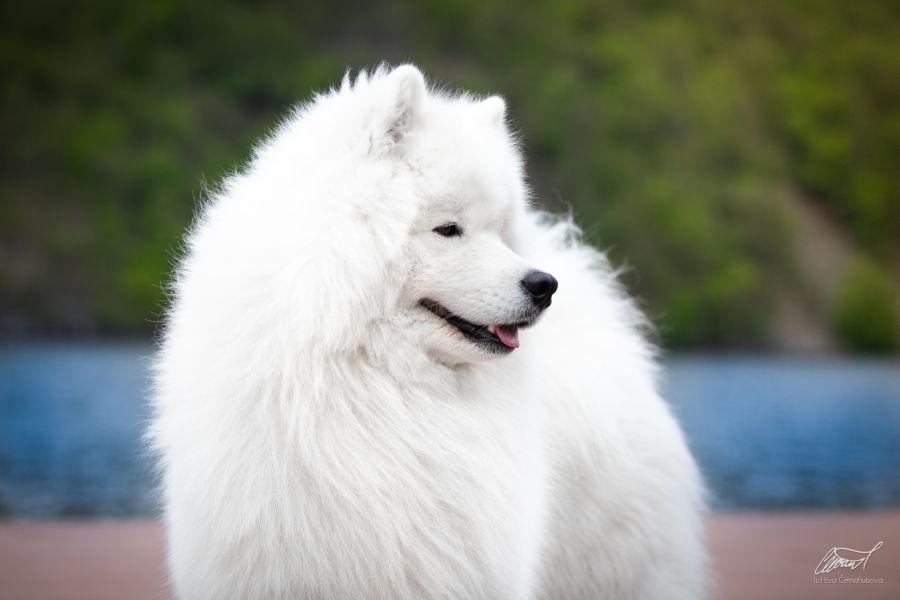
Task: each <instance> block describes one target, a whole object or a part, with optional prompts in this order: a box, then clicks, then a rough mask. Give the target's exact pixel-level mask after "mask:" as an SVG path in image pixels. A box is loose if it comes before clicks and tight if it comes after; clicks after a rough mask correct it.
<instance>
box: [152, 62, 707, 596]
mask: <svg viewBox="0 0 900 600" xmlns="http://www.w3.org/2000/svg"><path fill="white" fill-rule="evenodd" d="M557 282H558V283H557ZM557 287H558V289H557ZM642 323H643V320H642V317H641V315H640V314H639V312H638V311H637V310H636V309H635V307H634V305H633V304H632V303H631V302H630V301H629V300H628V299H627V298H626V297H625V296H624V295H623V293H622V291H621V288H620V287H619V286H618V285H617V283H616V281H615V277H614V274H613V273H612V272H611V270H610V268H609V266H608V264H607V261H606V260H605V259H604V257H603V256H602V255H601V254H600V253H598V252H597V251H596V250H594V249H592V248H590V247H588V246H585V245H583V244H582V243H581V242H580V241H579V234H578V230H577V229H576V228H575V226H573V225H572V224H571V222H569V220H567V219H558V218H552V217H548V216H547V215H543V214H541V213H539V212H537V211H535V210H534V209H533V208H531V207H530V206H529V202H528V190H527V187H526V184H525V181H524V170H523V163H522V156H521V153H520V151H519V148H518V145H517V142H516V139H515V137H514V136H513V135H512V133H511V132H510V129H509V126H508V125H507V123H506V117H505V104H504V101H503V100H502V99H500V98H499V97H490V98H485V99H479V98H475V97H473V96H471V95H466V94H461V95H460V94H448V93H445V92H440V91H435V90H432V89H429V87H428V86H427V85H426V83H425V80H424V78H423V76H422V74H421V73H420V72H419V70H417V69H416V68H415V67H413V66H408V65H407V66H400V67H397V68H395V69H393V70H389V69H387V68H380V69H377V70H376V71H374V72H373V73H371V74H368V75H367V74H366V73H362V74H360V75H359V76H358V77H357V78H356V79H355V81H351V79H350V78H349V77H345V79H344V81H343V83H342V85H341V86H340V88H339V89H336V90H332V91H329V92H327V93H324V94H321V95H319V96H317V97H315V98H314V99H313V100H312V101H311V102H309V103H308V104H307V105H305V106H302V107H300V108H298V109H297V110H296V111H295V112H294V113H293V114H292V116H290V118H288V119H287V120H286V121H285V122H284V123H282V124H281V125H280V126H279V127H278V128H277V129H276V130H275V132H274V133H273V134H272V135H271V136H270V137H269V138H268V139H266V140H265V141H264V142H263V143H262V144H260V146H259V147H258V148H257V149H256V151H255V154H254V156H253V159H252V160H251V161H250V164H249V165H248V166H247V167H246V169H245V170H243V171H242V172H240V173H238V174H235V175H233V176H232V177H229V178H228V179H227V180H226V181H225V182H224V184H223V185H222V186H221V189H219V190H218V191H217V192H215V193H214V194H212V197H211V198H210V199H209V202H208V203H207V204H206V206H205V209H204V210H203V211H202V214H200V215H199V216H198V218H197V221H196V224H195V225H194V227H193V228H192V230H191V231H190V234H189V235H188V238H187V249H186V253H185V256H184V258H183V260H182V261H181V264H180V268H179V269H178V271H177V276H176V278H175V281H174V285H173V302H172V306H171V308H170V310H169V312H168V316H167V323H166V327H165V334H164V337H163V339H162V341H161V345H160V348H159V351H158V356H157V358H156V363H155V391H154V408H155V416H154V422H153V425H152V429H151V432H150V437H151V440H152V444H153V446H154V448H155V450H156V452H157V453H158V455H159V456H160V465H161V471H162V473H163V488H164V497H165V523H166V527H167V531H168V562H169V565H170V570H171V578H172V583H173V587H174V590H175V593H176V595H177V596H178V597H179V598H185V599H203V598H210V599H223V598H246V599H256V598H260V599H268V598H279V599H280V598H285V599H286V598H292V599H294V598H310V599H357V598H360V599H361V598H379V599H380V598H384V599H390V600H405V599H419V598H427V599H431V598H434V599H438V598H440V599H463V600H465V599H485V600H502V599H555V598H559V599H564V598H565V599H581V598H583V599H588V598H589V599H596V598H610V599H629V598H635V599H637V598H665V599H679V598H685V599H687V598H689V599H696V598H701V597H704V595H705V587H706V586H705V582H706V554H705V549H704V537H705V536H704V526H703V493H702V486H701V481H700V477H699V475H698V471H697V468H696V467H695V464H694V462H693V460H692V458H691V456H690V454H689V452H688V450H687V447H686V445H685V441H684V439H683V436H682V433H681V431H680V429H679V427H678V425H677V424H676V422H675V420H674V419H673V417H672V416H671V414H670V412H669V409H668V407H667V405H666V404H665V403H664V402H663V401H662V400H661V399H660V397H659V395H658V394H657V391H656V388H655V378H656V375H657V367H656V366H655V364H654V352H653V349H652V348H651V347H650V346H649V345H648V343H647V342H646V341H645V340H644V338H643V337H642V334H641V330H642Z"/></svg>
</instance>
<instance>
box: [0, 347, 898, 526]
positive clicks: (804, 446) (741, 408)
mask: <svg viewBox="0 0 900 600" xmlns="http://www.w3.org/2000/svg"><path fill="white" fill-rule="evenodd" d="M149 352H150V348H149V347H148V346H146V345H141V344H120V343H119V344H112V343H104V344H83V343H82V344H68V345H66V344H19V345H6V346H0V517H7V518H9V517H19V516H27V517H51V516H63V517H67V516H71V517H85V516H129V515H143V514H152V513H153V512H154V511H155V510H156V500H155V498H154V495H153V493H152V487H153V475H152V470H151V468H150V462H149V461H148V460H147V458H146V456H145V455H144V454H143V452H142V449H141V435H142V432H143V429H144V426H145V424H146V422H147V419H148V416H149V411H148V408H147V406H146V403H145V400H144V398H145V396H146V389H147V384H148V381H147V373H146V365H147V356H148V354H149ZM666 367H667V369H666V380H665V383H664V390H665V393H666V395H667V397H668V398H669V400H670V401H671V403H672V405H673V409H674V410H675V412H676V414H677V415H678V417H679V419H680V420H681V422H682V425H683V427H684V429H685V432H686V434H687V437H688V441H689V443H690V445H691V448H692V449H693V451H694V453H695V455H696V456H697V459H698V461H699V463H700V465H701V468H702V469H703V472H704V475H705V476H706V479H707V482H708V484H709V487H710V489H711V492H712V496H713V501H714V505H715V506H716V507H718V508H720V509H738V508H784V507H791V508H808V507H831V508H836V507H841V508H858V507H876V506H900V363H898V362H891V361H862V360H850V359H841V358H836V359H816V360H796V359H795V360H783V359H768V358H746V357H743V358H741V357H729V358H713V357H680V358H674V359H671V360H669V361H668V362H667V365H666Z"/></svg>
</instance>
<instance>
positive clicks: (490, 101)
mask: <svg viewBox="0 0 900 600" xmlns="http://www.w3.org/2000/svg"><path fill="white" fill-rule="evenodd" d="M478 108H479V110H480V111H481V114H483V115H484V116H485V118H487V120H488V122H489V123H490V124H491V125H503V123H504V122H505V119H506V101H505V100H504V99H503V98H501V97H500V96H491V97H490V98H486V99H484V100H482V101H481V103H479V105H478Z"/></svg>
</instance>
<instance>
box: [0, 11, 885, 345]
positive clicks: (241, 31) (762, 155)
mask: <svg viewBox="0 0 900 600" xmlns="http://www.w3.org/2000/svg"><path fill="white" fill-rule="evenodd" d="M302 4H305V3H296V6H295V5H293V4H288V3H281V2H257V3H232V4H225V3H218V2H210V1H208V0H200V1H196V2H190V3H186V2H173V1H161V2H145V3H137V2H89V3H70V2H58V1H45V0H35V1H34V2H32V3H17V4H9V3H7V6H5V7H4V8H3V9H2V12H3V15H2V16H3V18H2V19H0V44H2V51H0V73H2V76H3V88H2V92H0V103H2V115H3V116H2V119H0V128H2V129H0V132H2V136H3V140H4V144H3V145H2V147H0V153H2V154H0V169H2V178H0V258H2V260H0V330H2V331H3V332H6V333H7V334H11V333H15V332H20V331H25V332H33V331H40V332H56V333H59V332H87V333H98V332H99V333H138V332H146V331H150V330H152V329H153V328H154V326H155V323H154V322H155V320H156V315H157V314H158V313H159V310H160V306H161V305H162V304H163V302H164V297H163V293H162V291H161V286H160V282H161V281H163V280H164V279H165V277H166V275H165V274H166V273H167V272H168V270H169V268H170V265H171V263H172V259H173V256H174V255H175V253H176V252H177V249H178V241H177V240H178V236H179V235H180V233H181V231H182V230H183V229H184V227H185V226H186V225H187V223H188V222H189V221H190V218H191V215H192V212H193V210H194V208H195V207H196V205H197V202H198V200H199V199H200V198H201V197H202V195H203V193H204V185H205V184H207V183H214V182H216V181H217V180H219V179H220V178H221V177H222V176H223V175H224V174H226V173H227V172H229V171H230V170H232V169H234V168H235V167H236V165H238V164H239V163H240V161H242V160H244V159H245V158H246V156H247V155H248V150H249V147H250V144H251V143H252V141H253V140H254V139H256V138H257V137H258V136H259V135H261V134H262V133H263V132H265V131H266V129H267V128H268V127H270V126H271V125H272V124H273V123H274V122H275V121H276V120H277V119H278V118H279V117H280V116H282V115H284V114H285V113H286V112H287V110H288V108H289V106H290V105H291V104H292V103H294V102H296V101H298V100H302V99H304V98H307V97H308V96H309V95H310V93H311V92H312V91H313V90H316V89H321V88H323V87H326V86H329V85H332V84H334V83H336V82H337V81H338V80H339V79H340V77H341V76H342V74H343V72H344V70H345V68H347V67H348V66H349V67H353V68H358V67H365V66H371V65H373V64H374V63H377V62H378V61H379V60H381V59H386V60H389V61H392V62H400V61H405V60H413V61H415V62H417V63H418V64H420V66H422V67H423V69H424V70H426V72H428V73H429V74H430V75H431V76H432V77H434V78H435V79H436V80H437V81H439V82H442V83H445V84H446V85H448V86H449V87H454V88H455V87H465V88H470V89H475V90H479V91H483V92H500V93H502V94H503V95H505V96H506V97H507V99H508V101H509V105H510V107H511V116H512V118H513V119H514V121H515V122H516V123H517V126H518V127H519V129H520V130H521V133H522V135H523V137H524V140H525V147H526V150H527V153H528V160H529V167H530V172H531V173H532V184H533V187H534V188H535V191H536V193H537V195H538V197H539V198H541V199H542V200H543V201H544V203H545V204H546V205H547V206H548V207H550V208H551V209H554V210H568V208H569V207H571V208H572V210H574V212H575V214H576V216H577V218H578V220H579V221H580V222H581V223H582V224H583V225H584V227H585V232H586V235H587V236H588V237H589V239H591V240H592V241H593V242H595V243H597V244H598V245H600V246H601V247H603V248H605V249H607V250H609V252H610V254H611V256H612V258H613V260H614V262H616V263H617V264H626V265H628V266H629V268H630V270H629V272H628V274H626V276H625V280H626V283H627V284H628V285H629V286H630V288H631V289H632V291H634V292H635V293H637V294H638V295H639V296H640V297H641V298H642V299H643V302H644V306H645V308H646V309H647V310H648V312H649V313H650V314H651V316H652V317H653V318H654V320H655V321H656V322H657V324H658V325H659V328H660V332H661V334H662V336H663V338H664V340H665V341H666V343H668V344H669V345H672V346H675V347H694V348H696V347H742V348H746V347H750V348H754V347H757V348H765V347H781V348H792V347H794V346H795V345H796V344H793V342H792V340H793V339H794V336H792V335H786V332H791V331H793V330H792V329H791V328H792V327H793V326H794V325H796V322H797V321H798V319H799V320H800V321H803V323H804V324H803V325H802V327H801V328H805V329H806V330H810V331H813V334H811V336H807V337H808V339H810V340H814V341H813V342H811V343H810V344H809V348H805V349H811V350H817V349H825V348H831V347H844V348H850V349H859V350H892V349H896V348H897V344H898V337H897V331H898V324H897V316H896V315H897V308H898V292H897V289H898V275H897V273H898V267H897V264H898V259H897V257H898V256H900V244H898V240H900V235H898V234H900V177H898V176H897V174H898V172H900V4H898V3H897V2H894V1H891V2H884V1H874V0H857V1H856V2H852V3H842V2H831V1H828V0H815V1H797V2H780V1H775V0H760V1H759V2H753V3H744V4H742V5H738V4H734V3H722V2H716V1H714V0H689V1H686V2H679V3H670V2H663V1H653V0H648V1H640V2H629V3H623V2H613V1H607V0H601V1H580V2H572V1H562V2H555V3H533V4H529V3H520V2H511V1H499V2H492V1H484V0H482V1H480V2H472V1H464V2H447V1H445V0H426V1H423V2H417V3H402V2H394V1H390V2H382V3H353V2H331V3H328V4H324V3H323V4H319V5H316V6H309V5H307V6H302ZM798 203H801V204H802V205H803V206H804V207H808V208H810V209H811V210H812V214H815V215H817V216H816V217H815V218H816V219H821V220H823V221H824V222H826V223H828V227H829V228H830V230H833V231H835V232H837V234H838V236H839V237H840V239H841V240H842V243H843V244H844V246H846V247H848V248H850V250H848V251H847V252H844V253H843V256H845V257H848V256H849V257H851V258H850V259H848V260H846V261H843V262H842V264H840V265H830V264H827V263H826V264H823V265H818V267H817V266H816V265H815V264H813V265H812V266H811V265H810V259H809V257H808V254H809V253H808V252H806V253H805V254H804V252H803V251H802V250H803V249H798V248H797V244H798V243H803V244H808V243H813V244H815V243H816V242H817V240H818V241H821V240H820V239H819V238H815V235H817V234H815V232H816V231H819V229H816V228H812V229H810V228H809V227H806V225H805V223H804V221H803V220H802V219H803V218H802V217H801V220H800V221H798V216H797V215H798V214H809V211H806V209H804V210H801V211H799V212H798V210H796V205H797V204H798ZM798 228H799V229H800V230H803V231H805V232H807V233H809V232H810V231H812V232H813V234H811V235H813V236H814V237H813V238H812V239H810V238H809V237H808V236H806V237H804V236H801V235H798V234H797V231H798ZM826 241H827V240H826ZM826 254H827V253H826ZM820 256H824V254H822V255H820ZM851 259H852V260H851ZM822 260H824V258H823V259H817V258H816V257H815V256H814V257H813V258H812V262H813V263H817V262H821V261H822ZM818 268H821V269H824V270H826V271H828V270H833V271H835V272H834V273H832V274H831V275H830V276H829V277H828V278H826V279H828V281H829V282H830V283H829V284H828V285H819V284H818V281H819V280H817V279H816V277H811V276H810V275H809V273H810V272H812V271H816V270H817V269H818ZM819 279H821V278H819ZM792 315H793V316H792ZM815 340H819V341H815Z"/></svg>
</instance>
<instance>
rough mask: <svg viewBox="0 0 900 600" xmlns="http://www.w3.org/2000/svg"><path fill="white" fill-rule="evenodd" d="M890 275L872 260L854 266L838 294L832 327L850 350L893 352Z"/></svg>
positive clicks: (894, 314) (894, 317)
mask: <svg viewBox="0 0 900 600" xmlns="http://www.w3.org/2000/svg"><path fill="white" fill-rule="evenodd" d="M894 297H895V291H894V290H893V289H891V279H890V275H889V274H888V273H887V272H886V271H885V270H884V269H882V268H879V267H878V266H877V265H875V264H873V263H871V262H868V261H866V262H861V263H859V264H857V265H855V266H854V267H853V268H852V269H851V270H850V271H849V272H848V274H847V277H846V280H845V281H844V283H843V285H842V288H841V293H840V295H839V296H838V302H837V307H836V309H835V313H834V327H835V330H836V331H837V333H838V335H839V336H840V338H841V340H842V341H843V342H844V343H845V344H846V345H847V346H848V347H849V348H851V349H853V350H858V351H862V352H889V351H895V350H897V348H898V345H900V339H898V335H897V324H898V323H897V308H896V305H895V304H894Z"/></svg>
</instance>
